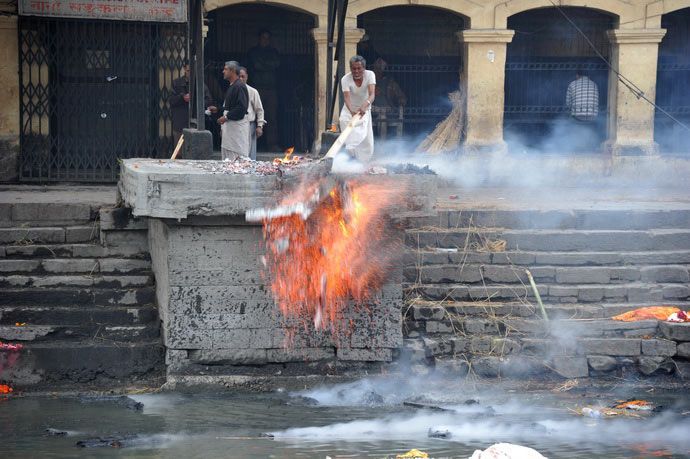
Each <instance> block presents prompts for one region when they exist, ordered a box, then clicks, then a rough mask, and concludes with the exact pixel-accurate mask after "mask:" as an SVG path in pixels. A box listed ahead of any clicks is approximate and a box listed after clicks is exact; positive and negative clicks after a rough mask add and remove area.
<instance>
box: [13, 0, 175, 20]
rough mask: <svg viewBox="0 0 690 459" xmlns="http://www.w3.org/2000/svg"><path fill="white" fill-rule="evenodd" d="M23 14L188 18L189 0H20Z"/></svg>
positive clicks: (110, 17)
mask: <svg viewBox="0 0 690 459" xmlns="http://www.w3.org/2000/svg"><path fill="white" fill-rule="evenodd" d="M19 14H20V15H24V16H49V17H61V18H86V19H114V20H126V21H147V22H187V0H19Z"/></svg>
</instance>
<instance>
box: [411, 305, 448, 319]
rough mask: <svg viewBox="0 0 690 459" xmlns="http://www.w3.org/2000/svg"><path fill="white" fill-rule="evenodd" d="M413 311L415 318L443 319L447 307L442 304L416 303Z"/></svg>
mask: <svg viewBox="0 0 690 459" xmlns="http://www.w3.org/2000/svg"><path fill="white" fill-rule="evenodd" d="M412 312H413V317H414V319H415V320H443V319H444V318H445V317H446V315H447V312H446V309H445V308H444V307H443V306H440V305H423V306H422V305H415V306H413V307H412Z"/></svg>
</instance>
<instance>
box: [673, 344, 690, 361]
mask: <svg viewBox="0 0 690 459" xmlns="http://www.w3.org/2000/svg"><path fill="white" fill-rule="evenodd" d="M676 353H677V354H676V355H678V357H684V358H686V359H688V358H690V343H679V344H678V347H677V348H676Z"/></svg>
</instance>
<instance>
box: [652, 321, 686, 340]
mask: <svg viewBox="0 0 690 459" xmlns="http://www.w3.org/2000/svg"><path fill="white" fill-rule="evenodd" d="M659 330H660V331H661V333H662V334H663V335H664V337H665V338H666V339H670V340H673V341H690V323H673V322H660V323H659Z"/></svg>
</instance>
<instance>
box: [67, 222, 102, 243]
mask: <svg viewBox="0 0 690 459" xmlns="http://www.w3.org/2000/svg"><path fill="white" fill-rule="evenodd" d="M96 238H98V228H97V227H95V226H68V227H66V228H65V242H67V243H70V242H84V241H92V240H94V239H96Z"/></svg>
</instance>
